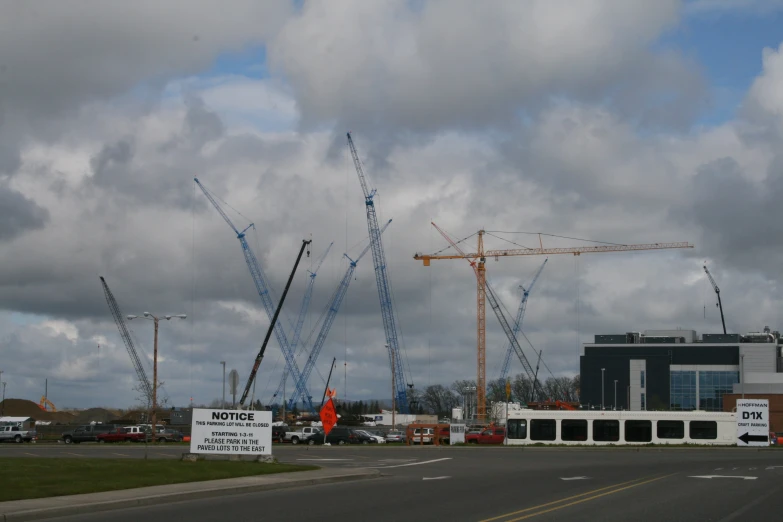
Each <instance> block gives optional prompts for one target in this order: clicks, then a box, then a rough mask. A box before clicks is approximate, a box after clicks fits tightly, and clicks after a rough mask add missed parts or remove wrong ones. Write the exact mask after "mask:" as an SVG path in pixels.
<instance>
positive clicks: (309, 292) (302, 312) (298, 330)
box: [272, 242, 334, 400]
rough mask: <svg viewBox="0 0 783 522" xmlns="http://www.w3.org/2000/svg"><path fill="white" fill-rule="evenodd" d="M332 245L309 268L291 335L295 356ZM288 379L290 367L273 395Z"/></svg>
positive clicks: (276, 393)
mask: <svg viewBox="0 0 783 522" xmlns="http://www.w3.org/2000/svg"><path fill="white" fill-rule="evenodd" d="M332 245H334V242H331V243H329V246H328V247H326V251H325V252H324V253H323V254H321V257H319V258H318V259H317V260H316V262H315V265H314V266H313V269H312V270H309V271H308V272H309V273H308V277H309V279H310V280H309V281H308V282H307V287H306V288H305V293H304V297H302V306H301V307H300V308H299V317H298V318H297V320H296V326H294V334H293V336H292V337H291V351H292V352H294V356H296V355H297V353H296V349H297V347H298V346H299V339H300V337H301V335H302V326H304V320H305V317H306V316H307V310H308V308H309V307H310V300H311V299H312V297H313V286H314V285H315V277H316V275H318V269H319V268H321V264H323V262H324V259H326V256H327V254H328V253H329V250H331V248H332ZM287 380H288V369H285V370H284V371H283V375H282V376H281V377H280V384H279V385H278V386H277V391H275V393H274V395H273V396H272V397H273V400H274V398H276V397H277V396H278V395H279V394H280V392H282V391H283V387H284V386H285V383H286V381H287Z"/></svg>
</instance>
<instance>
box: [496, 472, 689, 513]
mask: <svg viewBox="0 0 783 522" xmlns="http://www.w3.org/2000/svg"><path fill="white" fill-rule="evenodd" d="M672 475H676V473H670V474H669V475H664V476H662V477H655V478H651V479H649V480H645V481H643V482H636V483H635V484H630V485H628V486H625V487H622V488H618V489H613V490H611V491H606V492H604V493H601V494H599V495H594V496H592V497H588V498H583V499H581V500H575V501H574V502H569V503H568V504H562V505H560V506H555V507H553V508H549V509H545V510H544V511H538V512H536V513H530V514H528V515H525V516H522V517H519V518H512V519H509V520H506V521H505V522H518V521H519V520H525V519H528V518H532V517H537V516H538V515H543V514H545V513H550V512H552V511H557V510H559V509H563V508H567V507H569V506H574V505H576V504H581V503H582V502H589V501H590V500H595V499H597V498H601V497H605V496H606V495H613V494H615V493H619V492H620V491H624V490H626V489H630V488H635V487H636V486H641V485H644V484H649V483H651V482H655V481H657V480H661V479H665V478H667V477H671V476H672ZM618 485H620V484H618ZM563 500H567V499H563ZM561 502H562V500H561ZM539 507H544V506H539ZM533 509H535V508H533ZM528 511H529V510H528ZM512 514H513V513H511V514H509V515H505V516H510V515H512Z"/></svg>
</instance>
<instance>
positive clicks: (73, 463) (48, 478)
mask: <svg viewBox="0 0 783 522" xmlns="http://www.w3.org/2000/svg"><path fill="white" fill-rule="evenodd" d="M313 469H318V468H317V467H316V466H296V465H292V464H261V463H258V462H242V461H240V462H228V461H199V462H181V461H178V460H177V461H171V460H138V459H49V458H0V470H2V473H0V502H3V501H6V500H20V499H26V498H41V497H56V496H60V495H76V494H79V493H94V492H97V491H111V490H116V489H128V488H139V487H143V486H157V485H161V484H175V483H179V482H198V481H202V480H215V479H225V478H233V477H246V476H250V475H267V474H271V473H284V472H288V471H309V470H313Z"/></svg>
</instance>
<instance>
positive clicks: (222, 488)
mask: <svg viewBox="0 0 783 522" xmlns="http://www.w3.org/2000/svg"><path fill="white" fill-rule="evenodd" d="M380 476H381V474H380V472H379V471H378V470H374V469H338V468H331V469H327V468H324V469H319V470H315V471H298V472H294V473H277V474H273V475H259V476H255V477H238V478H232V479H224V480H208V481H204V482H186V483H183V484H167V485H164V486H150V487H146V488H134V489H122V490H117V491H104V492H102V493H88V494H85V495H70V496H64V497H50V498H37V499H30V500H12V501H10V502H0V522H11V521H18V520H40V519H42V518H52V517H63V516H69V515H78V514H81V513H95V512H99V511H108V510H111V509H124V508H131V507H139V506H149V505H153V504H165V503H169V502H179V501H182V500H189V499H197V498H198V499H201V498H208V497H216V496H222V495H236V494H240V493H252V492H255V491H269V490H273V489H283V488H294V487H304V486H312V485H316V484H329V483H333V482H346V481H351V480H362V479H370V478H377V477H380Z"/></svg>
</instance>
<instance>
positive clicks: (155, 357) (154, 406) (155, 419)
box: [128, 312, 188, 442]
mask: <svg viewBox="0 0 783 522" xmlns="http://www.w3.org/2000/svg"><path fill="white" fill-rule="evenodd" d="M163 317H164V319H166V320H167V321H170V320H171V318H172V317H176V318H177V319H187V318H188V316H187V315H185V314H179V315H164V316H163ZM143 318H144V319H149V320H151V321H152V322H154V323H155V337H154V342H153V346H154V348H153V353H154V355H153V357H152V442H155V438H156V437H155V435H156V430H157V426H158V322H160V318H159V317H157V316H155V315H152V314H151V313H149V312H144V315H143ZM133 319H140V317H139V316H137V315H129V316H128V321H132V320H133Z"/></svg>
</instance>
